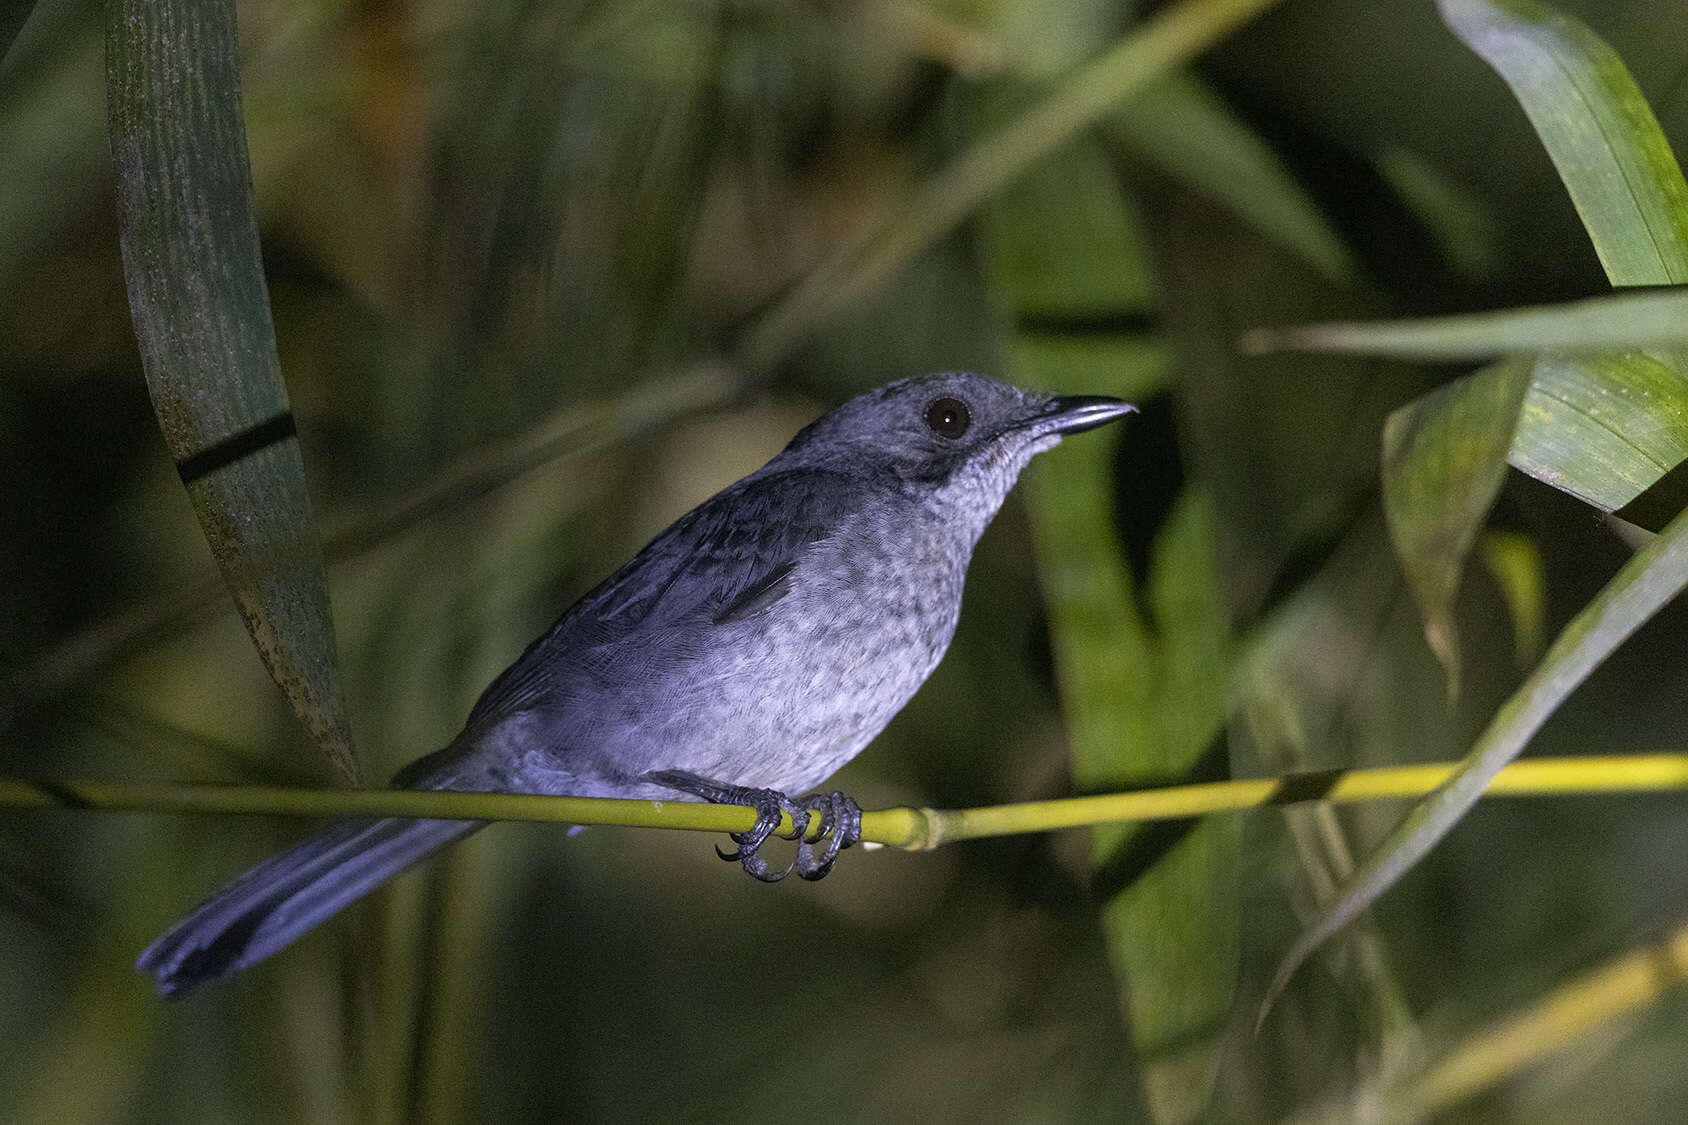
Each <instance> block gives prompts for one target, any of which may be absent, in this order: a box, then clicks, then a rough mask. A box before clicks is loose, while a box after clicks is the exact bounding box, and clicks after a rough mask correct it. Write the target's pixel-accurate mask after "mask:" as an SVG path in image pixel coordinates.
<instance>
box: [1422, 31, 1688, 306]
mask: <svg viewBox="0 0 1688 1125" xmlns="http://www.w3.org/2000/svg"><path fill="white" fill-rule="evenodd" d="M1437 7H1438V8H1439V9H1440V10H1441V13H1442V19H1443V21H1444V22H1446V23H1447V25H1448V27H1449V29H1450V30H1452V31H1453V33H1454V34H1455V35H1458V36H1459V37H1460V39H1462V40H1463V41H1464V42H1465V44H1466V46H1468V47H1470V48H1471V49H1472V50H1473V51H1475V52H1477V54H1479V55H1481V56H1482V57H1483V60H1484V61H1485V62H1487V63H1488V64H1489V65H1490V66H1492V67H1494V69H1495V70H1496V72H1497V73H1499V74H1500V76H1501V77H1502V78H1503V79H1505V80H1506V83H1507V85H1509V86H1511V87H1512V91H1513V93H1514V94H1515V95H1517V98H1518V101H1519V104H1520V105H1522V106H1523V108H1524V112H1525V114H1527V115H1528V116H1529V118H1530V124H1531V125H1533V126H1534V127H1535V130H1536V133H1537V135H1538V136H1540V137H1541V142H1542V145H1543V146H1544V147H1545V148H1546V149H1547V152H1548V155H1549V156H1550V157H1552V158H1553V164H1554V167H1555V168H1557V169H1558V171H1559V177H1560V179H1562V180H1563V181H1564V183H1565V188H1566V190H1567V191H1569V192H1570V194H1571V201H1572V202H1573V203H1575V204H1576V208H1577V213H1578V214H1579V215H1580V216H1581V217H1582V221H1583V226H1584V227H1586V228H1587V230H1588V235H1589V238H1590V239H1592V240H1593V242H1594V249H1595V252H1596V253H1597V254H1599V256H1600V262H1601V264H1602V265H1603V266H1605V268H1606V275H1607V276H1608V277H1609V278H1611V280H1612V284H1613V285H1679V284H1682V283H1684V282H1688V183H1684V182H1683V178H1682V171H1681V169H1680V168H1679V167H1678V166H1677V163H1676V158H1675V156H1674V155H1673V154H1672V153H1671V149H1670V142H1669V141H1667V140H1666V139H1665V135H1664V133H1663V131H1662V130H1660V128H1659V122H1658V119H1657V118H1655V117H1654V116H1653V111H1652V110H1651V109H1650V108H1649V107H1648V105H1647V102H1646V99H1644V98H1643V97H1642V96H1641V90H1640V88H1639V87H1637V86H1636V84H1635V80H1634V79H1633V78H1631V77H1630V75H1629V71H1628V70H1627V69H1625V68H1624V65H1623V62H1622V61H1621V60H1620V59H1619V58H1618V56H1617V54H1616V53H1615V52H1614V51H1613V50H1612V49H1611V48H1610V47H1608V46H1607V45H1606V44H1605V43H1604V42H1602V41H1601V39H1600V38H1599V37H1598V36H1596V35H1595V34H1594V33H1593V32H1591V31H1589V29H1588V28H1586V27H1584V26H1583V25H1582V24H1581V23H1578V22H1577V21H1576V20H1574V19H1571V18H1570V17H1569V16H1564V15H1561V14H1560V13H1558V12H1555V11H1554V10H1552V9H1551V8H1549V7H1547V6H1546V5H1544V4H1540V3H1536V2H1535V0H1437Z"/></svg>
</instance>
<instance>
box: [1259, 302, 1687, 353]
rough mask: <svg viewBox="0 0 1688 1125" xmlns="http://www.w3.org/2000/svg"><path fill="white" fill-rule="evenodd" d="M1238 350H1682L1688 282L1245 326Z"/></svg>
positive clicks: (1684, 346)
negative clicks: (1504, 304)
mask: <svg viewBox="0 0 1688 1125" xmlns="http://www.w3.org/2000/svg"><path fill="white" fill-rule="evenodd" d="M1242 346H1243V348H1244V350H1246V351H1251V352H1255V353H1262V352H1276V351H1305V352H1335V353H1344V354H1350V355H1384V356H1394V357H1396V358H1399V359H1420V360H1438V361H1454V360H1472V359H1488V358H1491V357H1493V356H1497V355H1504V354H1506V353H1507V352H1546V351H1563V352H1574V353H1579V354H1582V353H1589V352H1601V351H1615V350H1629V349H1646V348H1659V349H1672V348H1683V349H1688V289H1674V288H1673V289H1669V290H1666V291H1664V292H1647V293H1614V294H1611V295H1609V296H1603V297H1591V298H1588V299H1587V300H1582V301H1571V302H1568V303H1566V304H1562V305H1538V306H1536V307H1533V308H1518V309H1503V310H1500V311H1498V312H1487V313H1470V314H1466V315H1462V316H1439V317H1429V318H1426V319H1423V320H1381V321H1348V322H1337V323H1328V324H1304V325H1296V326H1294V327H1289V328H1256V329H1252V330H1250V331H1249V332H1247V333H1245V334H1244V336H1243V341H1242Z"/></svg>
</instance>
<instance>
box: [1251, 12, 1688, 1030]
mask: <svg viewBox="0 0 1688 1125" xmlns="http://www.w3.org/2000/svg"><path fill="white" fill-rule="evenodd" d="M1438 7H1439V8H1440V10H1441V12H1442V17H1443V19H1444V21H1445V22H1446V23H1447V24H1448V26H1449V28H1451V29H1452V30H1453V31H1454V33H1455V34H1457V35H1458V36H1459V37H1460V38H1461V39H1462V40H1464V41H1465V43H1466V44H1467V45H1468V46H1469V47H1471V49H1472V50H1474V51H1476V52H1477V53H1478V54H1479V55H1481V56H1482V57H1483V58H1484V60H1485V61H1487V62H1488V63H1489V65H1490V66H1492V67H1494V68H1495V70H1496V71H1497V72H1499V73H1500V75H1501V76H1502V77H1503V78H1505V79H1506V81H1507V83H1508V84H1509V85H1510V86H1511V87H1512V89H1513V92H1514V93H1515V94H1516V95H1517V96H1518V99H1519V101H1520V103H1521V104H1522V105H1523V107H1524V111H1525V113H1526V114H1528V115H1529V117H1530V121H1531V123H1532V124H1533V125H1534V126H1535V128H1536V132H1537V134H1538V135H1539V136H1540V137H1541V140H1542V143H1543V145H1544V146H1545V147H1546V148H1547V150H1548V154H1549V155H1550V156H1551V157H1552V158H1553V162H1554V166H1555V167H1556V168H1557V169H1558V171H1559V175H1560V178H1561V179H1562V180H1563V181H1564V183H1565V186H1566V189H1567V190H1568V191H1569V192H1570V194H1571V197H1572V200H1573V202H1575V204H1576V206H1577V211H1578V214H1579V215H1581V217H1582V220H1583V224H1584V226H1585V227H1586V228H1587V229H1588V232H1589V236H1590V238H1591V239H1592V240H1593V241H1594V244H1595V248H1596V250H1597V252H1598V253H1599V255H1600V260H1601V262H1602V264H1603V265H1604V266H1605V267H1606V272H1607V275H1608V276H1609V277H1610V278H1611V280H1612V282H1613V283H1614V284H1616V285H1676V284H1681V283H1683V282H1684V281H1685V280H1688V184H1684V181H1683V179H1682V173H1681V171H1680V169H1679V168H1678V167H1677V164H1676V161H1675V158H1674V156H1672V154H1671V152H1670V146H1669V144H1668V143H1667V142H1666V141H1665V139H1664V134H1663V133H1662V132H1661V131H1660V129H1659V126H1658V122H1657V120H1656V119H1655V118H1654V117H1653V114H1652V111H1651V110H1650V109H1649V108H1648V107H1647V104H1646V102H1645V100H1644V99H1642V97H1641V94H1640V91H1639V89H1638V88H1637V87H1636V85H1635V82H1634V80H1633V79H1632V78H1630V76H1629V73H1628V71H1627V70H1625V68H1624V66H1623V63H1622V62H1621V61H1620V60H1619V59H1618V57H1617V55H1616V54H1615V53H1614V52H1613V51H1612V50H1611V48H1609V47H1607V46H1606V44H1605V43H1603V42H1602V41H1601V40H1600V39H1599V37H1598V36H1596V35H1594V34H1593V33H1592V32H1591V31H1589V30H1588V29H1587V28H1585V27H1584V26H1582V25H1581V24H1580V23H1577V22H1576V21H1575V20H1572V19H1569V18H1568V17H1565V16H1562V15H1560V14H1559V13H1557V12H1554V11H1553V10H1552V9H1550V8H1548V7H1546V6H1545V5H1542V4H1539V3H1536V2H1535V0H1438ZM1655 358H1657V359H1658V360H1659V362H1661V363H1663V364H1665V365H1667V366H1674V364H1671V362H1670V359H1669V357H1668V356H1661V357H1655ZM1557 362H1560V361H1559V360H1557V359H1556V358H1554V357H1551V356H1548V357H1543V359H1542V360H1541V361H1539V362H1538V367H1540V366H1541V365H1542V364H1544V363H1545V364H1547V365H1549V368H1551V365H1552V364H1554V363H1557ZM1565 362H1569V363H1576V361H1574V360H1566V361H1565ZM1574 370H1575V372H1576V374H1578V375H1579V376H1589V377H1590V378H1591V379H1592V378H1593V376H1592V372H1593V371H1594V369H1593V368H1592V366H1591V365H1586V364H1583V365H1579V366H1577V367H1576V368H1574ZM1535 382H1537V379H1536V377H1535V375H1534V374H1532V383H1535ZM1602 390H1603V388H1600V387H1598V386H1597V387H1596V388H1595V393H1596V394H1599V393H1601V391H1602ZM1526 413H1528V403H1526ZM1519 430H1520V434H1521V435H1523V436H1524V437H1529V436H1531V435H1530V434H1528V433H1527V432H1526V430H1525V427H1524V425H1523V424H1522V423H1521V424H1520V426H1519ZM1539 447H1540V446H1538V448H1539ZM1568 452H1569V458H1570V459H1571V460H1576V459H1578V458H1579V457H1580V455H1581V452H1582V451H1581V450H1580V449H1571V450H1569V451H1568ZM1560 470H1561V466H1560V465H1559V464H1555V465H1554V466H1552V467H1551V469H1544V470H1543V471H1544V472H1545V471H1553V472H1557V471H1560ZM1661 475H1662V474H1661ZM1544 479H1545V478H1544ZM1684 584H1688V516H1677V517H1676V518H1675V519H1673V520H1672V521H1671V522H1670V523H1669V524H1668V525H1667V526H1666V527H1665V529H1664V530H1663V531H1662V532H1661V533H1660V535H1659V537H1658V538H1657V539H1656V540H1654V541H1653V542H1652V543H1651V544H1649V545H1648V546H1647V547H1646V548H1644V549H1643V550H1642V551H1641V552H1640V553H1638V554H1637V555H1636V556H1635V557H1634V558H1632V559H1631V560H1630V562H1629V563H1628V564H1627V565H1625V567H1624V568H1623V570H1621V571H1620V572H1619V573H1618V575H1617V576H1616V577H1615V578H1614V579H1612V581H1611V582H1609V583H1608V584H1607V585H1606V586H1605V588H1603V589H1602V590H1601V592H1600V593H1599V594H1598V595H1597V596H1596V597H1595V598H1594V600H1593V601H1591V602H1590V603H1589V604H1588V605H1587V606H1586V607H1584V609H1583V610H1582V612H1581V613H1579V614H1578V615H1577V617H1576V618H1575V619H1574V620H1572V622H1571V623H1570V624H1569V625H1568V626H1566V628H1565V629H1564V630H1563V631H1562V632H1561V633H1560V634H1559V636H1558V637H1557V638H1556V639H1555V640H1554V642H1553V645H1552V647H1551V648H1550V649H1549V650H1548V653H1547V655H1546V656H1545V657H1544V658H1543V659H1542V662H1541V663H1540V664H1539V665H1538V666H1537V667H1536V670H1535V671H1534V672H1533V673H1532V674H1531V675H1530V677H1529V678H1528V680H1526V682H1525V684H1524V685H1523V687H1522V688H1520V689H1519V690H1518V692H1516V693H1515V694H1514V695H1513V696H1512V697H1511V698H1510V699H1509V700H1508V701H1507V702H1506V703H1505V704H1504V705H1503V706H1502V707H1501V708H1500V710H1499V711H1498V712H1496V714H1495V717H1494V719H1493V720H1492V721H1491V723H1490V724H1489V726H1488V728H1487V729H1486V730H1485V731H1484V733H1483V735H1482V736H1481V737H1480V738H1479V739H1478V740H1477V742H1476V744H1475V745H1474V746H1473V747H1472V749H1471V750H1470V752H1469V753H1468V754H1467V755H1466V757H1465V759H1464V760H1463V763H1462V765H1461V768H1460V770H1459V772H1458V773H1456V774H1455V775H1454V776H1453V777H1452V778H1451V779H1450V780H1449V781H1448V782H1447V783H1446V784H1445V785H1443V786H1442V787H1441V788H1439V789H1438V790H1437V791H1436V792H1435V793H1433V794H1431V795H1430V796H1429V797H1426V798H1425V799H1424V800H1422V801H1420V802H1419V803H1418V805H1417V806H1416V807H1415V808H1414V809H1413V811H1412V812H1411V813H1409V814H1408V815H1407V816H1406V818H1405V819H1403V820H1402V821H1401V823H1400V824H1399V825H1397V826H1396V827H1395V828H1394V830H1392V831H1391V832H1390V833H1389V835H1388V836H1387V837H1386V838H1385V839H1384V840H1383V841H1382V842H1381V843H1380V844H1379V845H1378V847H1377V849H1376V850H1375V851H1374V852H1373V853H1372V855H1371V856H1370V858H1368V859H1367V860H1366V862H1365V863H1364V864H1363V865H1362V866H1361V867H1360V868H1359V869H1358V871H1356V873H1355V874H1354V876H1353V877H1352V878H1351V879H1349V880H1348V881H1347V882H1346V883H1345V884H1344V886H1343V888H1342V890H1341V892H1340V893H1339V894H1338V896H1337V897H1336V898H1335V899H1334V900H1333V901H1332V902H1330V903H1328V904H1327V905H1325V906H1324V907H1322V908H1321V910H1320V911H1319V914H1318V915H1317V917H1316V918H1315V919H1314V921H1313V922H1312V923H1310V924H1309V925H1308V926H1307V927H1306V928H1305V929H1304V930H1303V931H1302V933H1301V935H1300V936H1299V937H1298V938H1297V939H1296V941H1295V943H1294V945H1293V946H1292V947H1291V948H1290V950H1289V952H1288V953H1287V954H1286V955H1285V956H1284V959H1283V961H1282V962H1281V963H1280V964H1279V967H1278V971H1277V973H1276V975H1275V976H1274V978H1273V981H1272V984H1271V987H1270V988H1269V989H1268V991H1267V997H1266V1002H1265V1003H1266V1007H1269V1006H1270V1005H1271V1003H1272V1001H1273V1000H1274V999H1275V998H1276V996H1277V995H1278V994H1279V993H1280V992H1281V991H1282V989H1283V987H1284V985H1285V984H1286V983H1287V982H1288V980H1289V978H1290V977H1291V976H1292V975H1293V974H1294V972H1295V970H1296V969H1297V968H1298V967H1299V966H1300V965H1301V963H1302V962H1304V961H1305V960H1306V959H1307V957H1308V955H1309V954H1311V953H1312V951H1313V950H1315V949H1317V948H1318V947H1319V946H1320V945H1321V944H1323V942H1325V941H1326V940H1327V939H1329V938H1330V937H1331V936H1332V935H1333V934H1335V933H1336V932H1337V931H1339V930H1341V929H1342V928H1343V927H1344V926H1345V925H1347V924H1348V923H1349V922H1351V921H1353V920H1354V918H1355V917H1356V916H1358V915H1359V914H1360V913H1361V912H1362V911H1364V910H1365V909H1366V907H1368V906H1369V905H1370V904H1371V903H1372V902H1374V901H1376V899H1377V898H1378V897H1379V896H1380V895H1382V894H1383V893H1384V892H1385V891H1386V890H1388V889H1389V887H1391V886H1392V885H1393V884H1394V883H1395V882H1396V881H1397V880H1398V879H1400V877H1401V876H1402V875H1403V874H1404V873H1405V872H1406V871H1408V870H1409V869H1410V868H1411V867H1412V866H1413V865H1414V864H1415V863H1417V862H1418V861H1419V860H1420V859H1421V858H1423V856H1424V854H1425V853H1426V852H1428V851H1429V850H1430V849H1431V848H1432V847H1433V846H1434V845H1435V844H1436V842H1437V841H1438V840H1440V839H1441V838H1442V836H1443V835H1445V834H1446V833H1447V831H1448V830H1449V829H1450V828H1451V827H1452V826H1453V825H1454V824H1455V823H1457V822H1458V821H1459V819H1460V817H1462V816H1463V815H1464V814H1465V812H1466V811H1467V810H1468V809H1469V808H1470V807H1471V805H1472V803H1474V802H1475V801H1476V799H1477V797H1478V795H1479V794H1480V793H1481V792H1482V790H1483V787H1484V786H1485V785H1486V784H1487V783H1488V781H1489V780H1490V779H1491V778H1492V777H1493V776H1494V774H1495V772H1496V771H1498V770H1499V769H1501V767H1503V766H1504V765H1505V764H1506V763H1507V762H1509V761H1511V760H1512V759H1513V758H1514V757H1516V756H1517V755H1518V753H1519V752H1520V751H1521V750H1522V749H1523V748H1524V745H1525V743H1526V742H1528V740H1529V739H1530V737H1531V736H1532V735H1534V733H1535V732H1536V730H1537V729H1538V728H1539V727H1540V726H1541V724H1542V723H1543V722H1545V721H1546V719H1547V717H1548V715H1550V714H1551V713H1552V712H1553V710H1554V709H1555V708H1556V707H1558V705H1559V703H1560V702H1561V701H1563V699H1564V698H1565V696H1566V695H1568V694H1569V693H1570V692H1571V690H1572V689H1573V688H1575V687H1576V686H1577V684H1579V683H1581V682H1582V680H1583V679H1585V678H1586V677H1587V676H1588V674H1589V673H1590V672H1591V671H1593V669H1594V668H1595V667H1596V666H1598V665H1599V663H1600V662H1601V661H1602V660H1604V659H1605V658H1606V657H1607V656H1608V655H1609V654H1610V653H1611V652H1612V650H1613V649H1615V648H1616V647H1617V646H1618V645H1619V644H1621V643H1622V642H1623V641H1624V640H1625V639H1626V638H1627V637H1628V636H1629V635H1630V633H1632V632H1633V631H1634V630H1635V629H1636V628H1637V627H1639V626H1640V624H1641V623H1642V622H1643V621H1645V620H1647V618H1649V617H1651V616H1652V614H1653V613H1654V612H1656V611H1657V610H1658V609H1659V608H1660V607H1661V606H1663V605H1664V604H1665V603H1666V602H1668V601H1669V600H1670V599H1671V598H1673V597H1675V595H1676V594H1677V593H1678V592H1679V591H1680V590H1681V589H1682V587H1683V585H1684ZM1261 1016H1262V1018H1264V1016H1265V1008H1264V1007H1263V1009H1262V1012H1261Z"/></svg>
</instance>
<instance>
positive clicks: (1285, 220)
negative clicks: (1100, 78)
mask: <svg viewBox="0 0 1688 1125" xmlns="http://www.w3.org/2000/svg"><path fill="white" fill-rule="evenodd" d="M1108 133H1109V135H1111V136H1114V137H1117V138H1118V139H1119V140H1120V142H1121V143H1122V144H1124V145H1125V146H1126V147H1127V148H1128V149H1130V150H1131V152H1132V153H1133V154H1135V155H1137V156H1139V157H1141V158H1142V159H1143V160H1144V161H1145V162H1147V163H1149V164H1151V165H1153V166H1154V167H1155V168H1157V169H1159V170H1160V171H1162V172H1164V173H1165V174H1167V175H1169V176H1174V177H1176V178H1178V179H1180V180H1182V181H1183V182H1185V183H1187V184H1189V185H1190V186H1191V187H1194V188H1195V189H1196V190H1198V191H1201V192H1203V193H1204V194H1206V195H1207V196H1209V197H1210V198H1212V199H1214V200H1217V201H1218V202H1220V203H1222V204H1224V205H1225V206H1226V207H1228V208H1230V209H1231V210H1232V211H1234V212H1236V213H1237V214H1238V215H1239V216H1241V217H1242V218H1243V219H1244V220H1246V221H1247V222H1248V223H1249V224H1251V225H1252V226H1253V227H1254V228H1255V229H1256V230H1258V231H1259V232H1260V233H1261V234H1263V235H1265V236H1266V237H1267V238H1269V239H1271V240H1272V241H1273V242H1274V243H1276V244H1277V245H1279V246H1281V247H1283V248H1284V249H1286V250H1288V251H1290V252H1291V253H1293V254H1295V255H1296V256H1297V257H1299V258H1300V259H1301V260H1302V261H1304V262H1306V263H1307V264H1308V265H1310V266H1312V267H1313V268H1314V269H1315V270H1317V271H1318V272H1319V274H1320V275H1321V276H1322V277H1324V278H1325V280H1327V281H1330V282H1333V283H1336V284H1339V285H1347V284H1352V283H1353V281H1354V279H1355V276H1356V274H1357V270H1356V268H1355V265H1354V259H1353V256H1352V255H1351V254H1349V252H1348V248H1347V246H1345V245H1344V244H1343V242H1342V237H1341V236H1340V235H1339V234H1337V232H1336V230H1335V229H1334V228H1333V227H1332V226H1331V224H1330V223H1329V221H1328V220H1326V218H1325V216H1324V214H1323V212H1321V211H1320V210H1319V208H1318V205H1317V204H1315V203H1314V202H1313V199H1312V197H1311V196H1309V195H1308V194H1307V190H1306V189H1305V188H1303V187H1302V186H1301V184H1300V183H1299V182H1298V181H1297V180H1296V179H1295V177H1294V176H1293V175H1292V174H1291V173H1290V171H1289V169H1288V168H1286V167H1285V166H1284V164H1283V162H1282V161H1281V160H1280V159H1279V158H1278V156H1277V154H1276V153H1274V152H1273V151H1272V149H1271V146H1269V145H1268V144H1267V143H1266V142H1265V141H1264V140H1262V139H1261V138H1260V137H1259V136H1258V135H1257V134H1256V133H1254V132H1253V131H1252V130H1251V129H1249V127H1248V126H1247V125H1245V124H1243V122H1242V121H1240V120H1238V119H1237V117H1236V116H1235V115H1234V114H1233V113H1232V112H1231V111H1230V109H1229V107H1227V106H1226V104H1225V102H1224V101H1223V100H1222V99H1221V98H1220V97H1219V95H1218V94H1216V93H1215V92H1214V91H1213V90H1212V89H1211V88H1210V87H1208V86H1207V85H1206V84H1205V83H1203V82H1201V81H1200V80H1199V79H1197V78H1196V77H1195V76H1194V75H1192V74H1188V73H1185V72H1175V73H1173V74H1169V75H1167V76H1166V77H1165V78H1162V79H1160V80H1159V81H1158V82H1155V83H1153V84H1152V85H1150V86H1147V87H1145V88H1144V89H1143V91H1142V93H1140V94H1138V96H1137V97H1135V98H1132V99H1131V100H1130V101H1128V102H1126V103H1125V104H1124V105H1123V106H1121V107H1120V109H1119V111H1118V112H1117V113H1115V114H1114V116H1113V120H1112V122H1111V123H1110V125H1109V127H1108Z"/></svg>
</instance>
